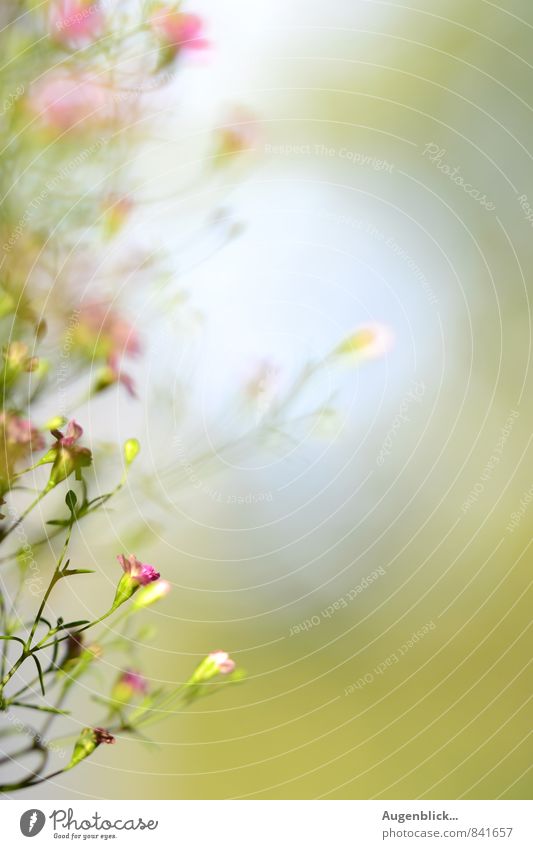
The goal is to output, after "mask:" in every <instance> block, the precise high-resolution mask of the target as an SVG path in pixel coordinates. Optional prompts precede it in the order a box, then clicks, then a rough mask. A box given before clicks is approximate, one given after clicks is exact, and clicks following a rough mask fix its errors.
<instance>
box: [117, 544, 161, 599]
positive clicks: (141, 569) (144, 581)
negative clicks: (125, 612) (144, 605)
mask: <svg viewBox="0 0 533 849" xmlns="http://www.w3.org/2000/svg"><path fill="white" fill-rule="evenodd" d="M117 560H118V562H119V563H120V565H121V566H122V568H123V570H124V574H123V575H122V577H121V579H120V581H119V582H118V586H117V591H116V594H115V599H114V601H113V605H112V608H111V609H112V610H116V608H117V607H120V605H121V604H124V602H125V601H128V599H129V598H131V596H132V595H133V594H134V593H135V592H137V590H138V589H139V587H144V586H146V585H148V584H151V583H152V582H154V581H157V580H159V577H160V575H159V572H156V570H155V569H154V567H153V566H150V565H149V564H148V563H141V562H140V560H137V558H136V557H135V555H134V554H130V556H129V557H124V555H123V554H119V555H117Z"/></svg>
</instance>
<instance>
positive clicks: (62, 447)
mask: <svg viewBox="0 0 533 849" xmlns="http://www.w3.org/2000/svg"><path fill="white" fill-rule="evenodd" d="M51 433H52V436H55V438H56V441H55V443H54V445H53V446H52V448H51V449H50V451H48V453H47V454H46V455H45V456H44V457H43V458H42V460H41V463H50V462H51V463H53V465H52V470H51V472H50V480H49V482H48V488H49V489H51V488H52V487H54V486H57V484H58V483H61V481H63V480H65V479H66V478H68V477H69V476H70V475H71V474H72V473H73V472H75V473H76V476H77V477H78V476H79V474H80V472H81V469H82V468H84V467H85V466H90V465H91V461H92V454H91V452H90V450H89V449H88V448H84V447H83V446H81V445H77V442H78V440H79V439H81V437H82V436H83V428H82V427H81V425H79V424H78V422H77V421H76V420H75V419H72V420H71V421H70V422H69V423H68V425H67V430H66V434H65V435H63V433H62V432H61V431H60V430H53V431H51Z"/></svg>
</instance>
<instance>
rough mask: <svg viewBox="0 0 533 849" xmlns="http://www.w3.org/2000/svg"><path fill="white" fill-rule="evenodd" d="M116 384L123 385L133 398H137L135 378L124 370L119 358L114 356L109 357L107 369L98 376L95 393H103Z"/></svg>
mask: <svg viewBox="0 0 533 849" xmlns="http://www.w3.org/2000/svg"><path fill="white" fill-rule="evenodd" d="M116 383H121V384H122V385H123V386H124V387H125V389H126V390H127V392H128V394H129V395H130V396H131V397H132V398H136V397H137V393H136V391H135V382H134V380H133V378H132V377H131V375H129V374H126V372H125V371H123V370H122V368H121V367H120V364H119V360H118V357H117V356H116V355H113V356H110V357H109V359H108V361H107V365H106V367H105V368H103V369H102V371H101V372H100V373H99V374H98V377H97V379H96V384H95V387H94V391H95V392H101V391H102V390H104V389H107V388H108V387H109V386H113V385H114V384H116Z"/></svg>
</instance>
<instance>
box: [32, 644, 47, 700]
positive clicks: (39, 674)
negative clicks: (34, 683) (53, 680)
mask: <svg viewBox="0 0 533 849" xmlns="http://www.w3.org/2000/svg"><path fill="white" fill-rule="evenodd" d="M32 657H33V659H34V661H35V666H36V667H37V674H38V676H39V684H40V685H41V692H42V694H43V696H45V695H46V690H45V689H44V678H43V670H42V666H41V664H40V662H39V658H38V657H37V655H35V654H32Z"/></svg>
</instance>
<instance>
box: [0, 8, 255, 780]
mask: <svg viewBox="0 0 533 849" xmlns="http://www.w3.org/2000/svg"><path fill="white" fill-rule="evenodd" d="M119 5H122V7H123V8H122V9H120V10H118V11H117V13H116V20H113V14H112V13H111V11H110V9H109V4H105V3H100V2H98V0H48V2H45V3H44V4H43V3H41V4H35V3H33V2H27V3H26V2H23V0H14V2H8V3H5V4H2V8H1V9H0V26H1V27H2V32H3V58H4V61H5V67H6V68H9V69H10V71H9V73H6V74H4V75H3V76H2V80H1V82H0V95H1V96H2V100H3V103H4V108H3V110H2V114H1V116H0V120H1V122H2V129H3V131H4V136H5V140H6V145H5V147H4V150H3V153H2V164H3V165H4V168H3V169H2V174H3V179H4V181H6V179H7V176H6V175H8V174H9V175H11V177H12V180H11V182H10V183H8V182H5V185H4V186H3V189H4V191H3V195H4V204H3V216H2V219H1V221H0V245H2V252H3V258H2V276H1V278H0V334H1V338H2V360H1V364H2V368H1V371H0V392H1V398H0V503H1V510H2V513H1V517H0V546H1V548H0V560H1V563H2V570H3V572H2V577H1V585H0V628H1V631H0V738H1V739H2V740H3V741H6V742H5V745H3V747H2V748H3V756H2V757H1V758H0V767H4V769H5V770H6V775H5V777H4V776H1V777H0V791H2V792H9V791H16V790H19V789H22V788H26V787H33V786H35V785H37V784H39V783H41V782H43V781H46V780H47V779H49V778H51V777H53V776H56V775H58V774H60V773H64V772H67V771H69V770H71V769H73V768H74V767H77V766H78V765H79V764H80V763H81V762H82V761H84V760H85V759H86V758H87V757H89V756H90V755H91V754H92V753H93V752H94V751H95V750H96V748H98V747H99V746H100V745H102V744H110V743H114V742H115V740H116V739H117V738H119V737H120V735H122V734H126V733H127V734H133V735H139V736H140V734H141V729H144V727H145V726H147V725H149V724H151V723H153V722H155V721H158V720H160V719H161V718H164V717H165V716H168V715H169V714H170V713H172V712H173V711H174V710H176V709H177V708H178V707H183V706H186V705H190V704H191V703H192V702H193V701H195V700H196V699H198V698H200V697H202V696H203V695H205V694H206V693H207V692H212V688H213V685H217V684H221V683H227V682H228V681H236V680H238V679H239V678H241V677H242V672H241V671H239V670H237V669H236V668H235V664H234V662H233V661H232V660H231V659H230V658H229V657H228V656H227V655H226V654H225V653H224V652H214V653H211V655H208V657H207V658H204V660H202V661H201V662H200V664H199V666H198V667H197V668H196V670H193V672H192V674H191V677H190V680H189V681H185V682H184V683H182V684H179V685H176V686H170V687H154V686H152V685H151V683H150V682H149V681H148V679H147V678H146V677H145V676H144V675H143V673H142V672H141V671H139V670H138V669H134V668H133V667H132V666H131V660H130V659H129V658H128V657H123V658H122V662H123V664H124V671H123V672H122V673H121V674H120V676H119V678H118V680H116V681H112V682H110V683H109V690H108V695H103V696H100V695H99V696H98V697H97V698H96V699H95V701H96V708H95V709H94V710H95V712H96V715H95V717H94V722H93V724H92V725H91V726H89V727H86V728H84V729H83V730H82V731H81V733H79V734H76V735H74V739H73V740H72V744H71V752H72V753H71V757H70V759H69V760H68V762H67V763H66V764H63V765H61V767H60V768H57V764H55V765H54V764H50V763H49V762H50V760H51V759H53V756H54V753H55V752H57V748H58V747H57V745H56V743H55V742H54V740H53V738H51V737H50V733H51V730H52V726H53V723H54V722H55V721H56V720H57V719H58V717H66V716H68V715H69V710H68V701H69V697H70V695H71V693H72V691H73V690H74V689H75V687H76V685H77V684H79V682H80V680H81V679H82V678H83V677H84V676H87V675H89V674H90V673H91V671H92V669H93V667H95V666H96V665H97V664H98V662H99V660H100V658H101V657H102V655H103V654H105V653H106V652H107V651H111V650H115V649H116V648H117V645H118V649H119V650H120V651H121V652H122V653H123V654H125V655H127V654H128V641H127V640H126V639H123V640H122V641H121V640H120V638H117V627H118V629H119V630H118V633H120V628H126V627H127V626H129V625H130V623H131V620H132V619H133V618H136V617H138V616H142V613H143V611H144V610H146V608H148V607H149V606H150V605H152V604H154V603H157V602H159V601H160V600H162V599H164V598H165V597H166V596H167V595H168V593H169V592H170V590H171V584H170V582H169V581H167V580H165V579H163V578H161V576H160V573H159V571H158V570H157V569H156V568H155V567H153V566H150V565H148V564H146V563H143V562H141V560H139V559H138V558H137V557H136V556H135V555H134V554H128V555H125V554H121V553H119V554H118V555H117V559H118V563H119V565H118V566H117V565H116V564H115V566H114V567H113V569H114V570H115V571H116V579H115V593H114V596H113V595H110V596H109V598H107V599H105V597H104V595H103V594H102V598H103V605H102V607H103V612H101V613H99V615H96V616H94V617H93V618H90V619H80V618H76V617H75V616H69V615H64V616H59V617H56V616H55V615H53V616H52V614H51V612H50V610H51V603H50V602H51V598H52V596H53V595H54V593H55V590H56V588H57V587H58V585H59V584H61V585H62V586H63V584H64V582H72V581H79V580H80V577H79V576H87V575H89V574H91V572H92V570H89V569H86V568H84V567H83V564H78V563H77V562H76V559H77V554H76V551H75V550H73V548H72V542H73V539H74V537H75V535H76V533H77V532H78V529H79V527H80V525H81V523H82V522H84V521H86V520H87V519H88V518H89V517H90V516H92V515H93V514H94V513H96V512H97V511H99V510H102V509H104V508H105V506H106V505H107V504H108V502H109V501H110V500H111V499H112V498H116V497H118V496H119V495H120V492H121V491H122V490H123V488H124V486H125V484H126V481H127V480H128V475H129V473H130V469H131V466H132V464H133V463H134V461H135V459H136V457H137V455H138V454H139V451H140V445H139V442H138V441H137V440H136V439H135V438H133V437H131V438H129V439H127V440H126V442H125V443H124V445H123V450H122V475H121V477H120V478H119V480H118V482H116V483H115V485H114V486H112V488H111V489H110V490H109V491H107V492H101V493H100V494H92V493H91V488H92V486H93V483H92V477H91V473H92V471H93V469H94V468H95V467H96V471H98V472H99V476H100V477H101V473H102V467H101V464H100V461H99V459H98V452H96V451H95V450H94V444H93V445H91V440H90V439H88V438H87V434H86V433H84V428H83V427H82V425H81V424H80V423H79V422H78V421H77V418H75V417H74V415H73V414H72V409H73V408H74V409H75V408H76V407H77V406H79V404H74V405H71V404H70V403H68V399H67V396H68V395H69V394H70V390H71V387H74V389H75V391H77V388H76V387H78V385H79V384H83V382H85V383H86V384H87V383H88V387H89V388H88V391H86V394H85V396H84V398H85V400H87V398H94V397H96V396H100V395H102V394H103V393H107V392H108V391H109V390H111V389H112V388H115V389H116V390H117V391H121V389H125V390H126V391H127V393H128V394H129V395H130V396H134V397H135V396H136V390H135V384H134V381H133V378H132V377H131V375H130V374H129V373H127V372H126V371H124V367H123V363H124V361H125V360H126V359H131V360H133V359H134V358H136V357H138V356H139V355H140V353H141V349H142V346H141V341H140V338H139V336H138V334H137V332H136V331H135V329H134V328H133V326H132V324H131V323H130V321H129V320H128V319H127V317H126V315H125V311H124V308H123V307H122V306H121V304H120V299H119V298H118V297H117V294H116V291H119V290H120V289H121V288H122V285H123V283H122V279H121V278H122V275H123V270H124V265H123V266H122V267H121V270H120V271H118V270H117V267H118V266H114V267H112V268H110V269H109V268H108V269H106V274H107V279H108V282H107V285H106V286H102V287H97V286H94V285H92V286H91V293H90V297H86V296H85V292H84V290H82V289H80V284H79V280H83V279H84V278H85V279H91V278H92V277H94V276H95V275H94V270H95V263H94V260H93V257H92V254H93V246H94V244H95V243H99V244H100V245H102V246H106V245H107V244H108V243H109V241H110V240H112V239H116V237H119V236H120V235H121V233H122V231H123V229H124V226H125V224H126V222H127V220H128V217H129V216H130V215H131V213H132V211H133V210H134V208H135V202H134V201H133V200H132V198H131V197H130V196H129V195H128V192H125V191H123V190H122V186H121V184H120V179H118V178H116V176H113V179H112V181H111V184H110V181H109V180H108V179H105V180H102V179H101V173H100V170H101V166H102V165H103V164H104V163H105V157H106V156H111V152H112V151H113V150H116V151H118V150H119V148H118V144H119V142H118V141H117V138H120V137H121V136H122V137H123V138H127V139H128V140H129V143H130V144H132V145H133V144H134V143H135V138H134V135H135V133H134V131H132V132H131V133H130V127H131V126H132V124H133V123H134V120H135V119H136V118H137V117H138V114H139V113H140V111H141V107H142V103H143V92H144V91H145V90H147V91H155V90H156V89H157V88H158V87H163V86H164V85H166V84H167V83H168V81H169V79H170V76H169V69H171V70H172V73H176V72H177V71H178V70H179V64H180V63H181V62H182V61H183V60H184V59H185V58H186V56H187V54H188V53H189V52H190V51H196V50H203V49H205V48H207V46H208V42H207V41H206V39H205V38H204V35H203V30H204V24H203V21H202V20H201V19H200V18H199V17H197V16H196V15H194V14H193V13H192V12H189V11H188V10H184V9H183V8H182V4H181V3H168V4H162V3H155V2H154V3H149V4H144V6H145V8H144V9H143V10H142V12H141V13H139V10H138V9H137V10H136V11H135V10H134V9H132V8H127V7H129V4H119ZM163 67H165V68H166V71H165V74H166V75H163V74H162V68H163ZM147 78H148V79H147ZM14 79H16V80H17V86H16V88H15V89H13V88H12V86H13V80H14ZM132 92H133V95H134V96H132ZM18 174H24V175H25V179H24V180H18V179H17V175H18ZM50 175H52V176H50ZM97 177H98V179H97ZM43 182H44V185H43ZM69 190H70V191H69ZM87 221H91V222H93V223H92V224H91V225H90V226H89V227H88V226H87ZM74 247H75V249H74ZM91 271H92V273H91ZM109 281H110V282H109ZM52 290H53V300H49V298H48V296H49V293H50V292H51V291H52ZM115 290H116V291H115ZM44 316H46V320H45V318H44ZM51 408H52V409H55V410H57V409H58V408H59V409H60V410H61V412H62V414H61V415H54V416H53V417H52V418H50V416H49V412H47V411H49V410H50V409H51ZM77 415H78V416H79V414H77ZM79 417H80V418H81V416H79ZM93 442H94V441H93ZM60 492H61V493H62V495H63V499H64V502H63V506H62V507H60V508H59V510H58V508H57V503H58V502H57V497H55V496H57V494H58V493H60ZM45 503H46V504H45ZM48 503H50V505H51V506H50V510H58V514H57V515H55V517H54V516H53V515H52V517H50V516H47V517H46V518H47V521H46V522H43V519H42V516H43V513H44V511H45V510H46V511H48V507H47V506H46V505H47V504H48ZM52 505H53V507H52ZM36 528H37V531H36ZM58 543H59V548H58V550H57V551H56V555H55V564H54V567H53V570H52V573H51V575H50V577H49V579H48V580H47V582H46V583H44V582H43V578H42V575H43V573H44V572H45V571H46V568H47V567H46V556H47V552H48V551H49V550H51V549H55V548H56V546H57V544H58ZM91 580H94V581H96V580H98V578H97V576H96V575H95V574H94V573H93V574H92V578H91ZM107 619H113V633H114V637H113V639H111V638H110V637H109V636H108V633H107V632H105V631H98V626H99V625H100V623H102V622H104V620H107ZM95 631H96V633H95ZM209 658H211V659H209ZM31 715H33V716H34V717H35V719H34V720H31V721H29V722H26V721H25V720H23V719H21V718H20V717H21V716H31ZM39 718H42V725H41V726H40V727H39ZM12 738H16V745H15V746H13V745H11V743H10V741H11V739H12ZM62 739H63V738H62ZM20 741H21V742H20ZM35 757H36V758H37V763H35ZM26 764H27V765H26Z"/></svg>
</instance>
